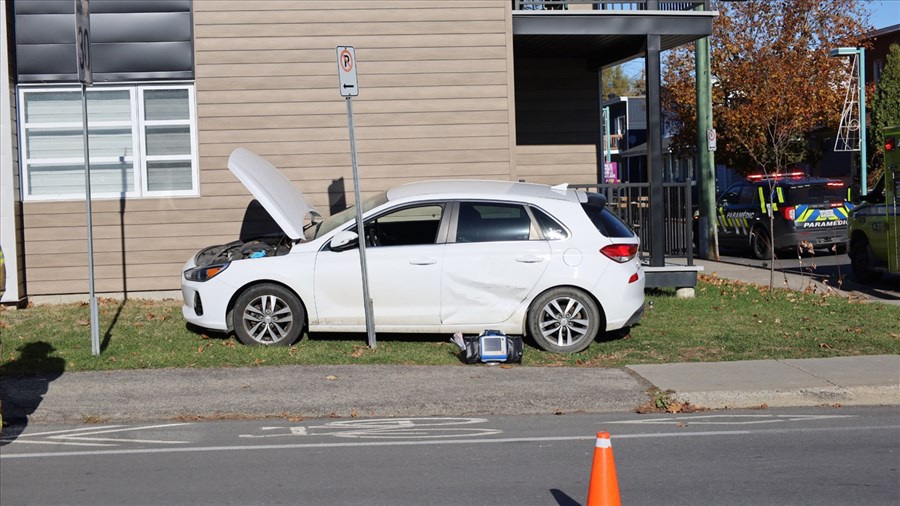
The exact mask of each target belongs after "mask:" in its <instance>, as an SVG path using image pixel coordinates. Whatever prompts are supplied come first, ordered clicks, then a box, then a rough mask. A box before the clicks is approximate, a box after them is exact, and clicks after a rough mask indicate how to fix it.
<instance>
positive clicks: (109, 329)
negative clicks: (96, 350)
mask: <svg viewBox="0 0 900 506" xmlns="http://www.w3.org/2000/svg"><path fill="white" fill-rule="evenodd" d="M123 279H124V276H123ZM126 302H128V299H122V302H120V303H119V307H117V308H116V314H114V315H113V318H112V321H111V322H109V327H107V328H106V332H105V333H104V334H103V340H102V341H101V342H100V352H101V353H102V352H104V351H106V348H107V347H108V346H109V341H110V338H111V337H112V331H113V328H114V327H115V326H116V323H118V322H119V316H121V315H122V310H123V309H124V308H125V303H126Z"/></svg>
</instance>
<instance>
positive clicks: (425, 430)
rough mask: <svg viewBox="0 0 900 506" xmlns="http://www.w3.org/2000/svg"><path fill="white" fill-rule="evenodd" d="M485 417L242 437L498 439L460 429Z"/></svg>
mask: <svg viewBox="0 0 900 506" xmlns="http://www.w3.org/2000/svg"><path fill="white" fill-rule="evenodd" d="M487 421H488V420H487V419H485V418H448V417H416V418H376V419H365V420H340V421H335V422H329V423H326V424H324V425H311V426H303V425H299V426H265V427H260V431H263V432H266V434H240V435H238V437H239V438H247V439H264V438H274V437H293V436H333V437H340V438H358V439H416V440H418V439H445V438H459V437H479V436H494V435H497V434H502V433H503V431H502V430H500V429H493V428H476V427H457V426H460V425H464V426H467V425H473V424H480V423H485V422H487Z"/></svg>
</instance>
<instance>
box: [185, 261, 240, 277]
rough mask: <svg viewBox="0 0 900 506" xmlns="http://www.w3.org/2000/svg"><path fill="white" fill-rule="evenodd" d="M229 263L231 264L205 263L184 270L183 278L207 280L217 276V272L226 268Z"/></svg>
mask: <svg viewBox="0 0 900 506" xmlns="http://www.w3.org/2000/svg"><path fill="white" fill-rule="evenodd" d="M229 265H231V262H225V263H224V264H216V265H206V266H203V267H194V268H193V269H188V270H186V271H184V279H186V280H188V281H208V280H210V279H212V278H214V277H216V276H218V275H219V273H220V272H222V271H224V270H225V269H227V268H228V266H229Z"/></svg>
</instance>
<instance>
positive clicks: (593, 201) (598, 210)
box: [581, 194, 634, 238]
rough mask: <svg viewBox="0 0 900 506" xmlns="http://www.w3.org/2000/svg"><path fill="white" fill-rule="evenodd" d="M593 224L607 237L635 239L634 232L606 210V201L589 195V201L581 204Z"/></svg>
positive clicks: (594, 195)
mask: <svg viewBox="0 0 900 506" xmlns="http://www.w3.org/2000/svg"><path fill="white" fill-rule="evenodd" d="M581 207H582V209H584V212H585V213H587V215H588V218H590V219H591V223H593V224H594V226H595V227H597V230H598V231H599V232H600V233H601V234H603V235H605V236H606V237H617V238H625V237H628V238H630V237H634V232H632V231H631V229H630V228H628V225H626V224H625V223H623V222H622V220H620V219H619V217H618V216H616V215H615V214H613V213H612V212H610V211H609V209H607V208H606V199H604V198H603V197H600V196H599V195H596V194H589V195H588V201H587V202H585V203H584V204H581Z"/></svg>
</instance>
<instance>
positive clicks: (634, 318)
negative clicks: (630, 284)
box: [624, 304, 647, 327]
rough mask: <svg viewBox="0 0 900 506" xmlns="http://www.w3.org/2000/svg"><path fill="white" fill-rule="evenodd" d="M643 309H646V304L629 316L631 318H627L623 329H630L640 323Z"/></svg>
mask: <svg viewBox="0 0 900 506" xmlns="http://www.w3.org/2000/svg"><path fill="white" fill-rule="evenodd" d="M645 307H647V305H646V304H641V307H639V308H638V310H637V311H635V312H634V314H633V315H631V318H629V319H628V321H627V322H625V325H624V327H630V326H632V325H635V324H636V323H638V322H639V321H641V317H642V316H644V308H645Z"/></svg>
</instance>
